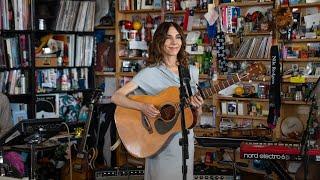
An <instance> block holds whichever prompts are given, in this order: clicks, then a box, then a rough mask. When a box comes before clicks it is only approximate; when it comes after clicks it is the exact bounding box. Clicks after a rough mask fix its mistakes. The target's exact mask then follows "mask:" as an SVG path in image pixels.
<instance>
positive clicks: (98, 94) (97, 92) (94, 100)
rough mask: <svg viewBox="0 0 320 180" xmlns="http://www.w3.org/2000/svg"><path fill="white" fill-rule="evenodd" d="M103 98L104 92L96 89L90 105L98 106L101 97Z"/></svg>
mask: <svg viewBox="0 0 320 180" xmlns="http://www.w3.org/2000/svg"><path fill="white" fill-rule="evenodd" d="M101 96H102V91H101V90H100V89H95V90H94V91H93V93H92V97H91V100H90V104H96V103H97V102H99V99H100V97H101Z"/></svg>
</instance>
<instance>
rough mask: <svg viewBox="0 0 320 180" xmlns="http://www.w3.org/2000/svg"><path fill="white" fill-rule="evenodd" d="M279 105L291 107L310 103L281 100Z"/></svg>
mask: <svg viewBox="0 0 320 180" xmlns="http://www.w3.org/2000/svg"><path fill="white" fill-rule="evenodd" d="M281 104H292V105H310V104H311V103H309V102H306V101H292V100H282V101H281Z"/></svg>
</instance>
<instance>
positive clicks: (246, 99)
mask: <svg viewBox="0 0 320 180" xmlns="http://www.w3.org/2000/svg"><path fill="white" fill-rule="evenodd" d="M217 99H220V100H233V101H259V102H269V99H262V98H238V97H229V96H222V95H217Z"/></svg>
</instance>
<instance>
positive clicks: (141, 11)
mask: <svg viewBox="0 0 320 180" xmlns="http://www.w3.org/2000/svg"><path fill="white" fill-rule="evenodd" d="M159 12H161V9H139V10H119V12H118V13H123V14H139V13H159Z"/></svg>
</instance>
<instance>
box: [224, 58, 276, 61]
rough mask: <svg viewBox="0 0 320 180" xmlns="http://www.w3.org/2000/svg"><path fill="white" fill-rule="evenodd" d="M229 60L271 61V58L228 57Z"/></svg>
mask: <svg viewBox="0 0 320 180" xmlns="http://www.w3.org/2000/svg"><path fill="white" fill-rule="evenodd" d="M227 59H228V60H229V61H271V59H269V58H227Z"/></svg>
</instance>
